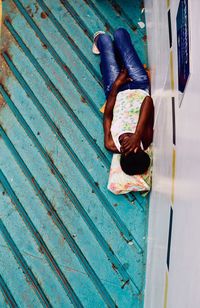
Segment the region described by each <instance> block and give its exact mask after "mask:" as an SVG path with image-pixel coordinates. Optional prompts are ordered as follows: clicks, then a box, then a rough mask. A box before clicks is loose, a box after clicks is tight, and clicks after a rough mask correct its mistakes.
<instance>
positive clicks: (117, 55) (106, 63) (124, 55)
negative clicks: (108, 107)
mask: <svg viewBox="0 0 200 308" xmlns="http://www.w3.org/2000/svg"><path fill="white" fill-rule="evenodd" d="M113 36H114V41H112V39H111V37H110V35H108V34H100V35H99V37H98V40H97V47H98V49H99V51H100V56H101V63H100V69H101V73H102V77H103V83H104V90H105V95H106V97H108V95H109V93H110V91H111V89H112V85H113V83H114V81H115V80H116V78H117V76H118V74H119V72H120V70H121V68H122V66H123V67H125V68H126V69H127V70H128V75H129V77H130V78H132V79H133V81H131V82H128V83H126V84H124V85H123V86H122V87H121V88H120V89H119V91H124V90H127V89H143V90H149V79H148V76H147V73H146V71H145V69H144V67H143V65H142V63H141V61H140V59H139V57H138V55H137V53H136V51H135V48H134V47H133V45H132V42H131V38H130V35H129V33H128V32H127V31H126V30H125V29H123V28H119V29H117V30H116V31H115V32H114V35H113Z"/></svg>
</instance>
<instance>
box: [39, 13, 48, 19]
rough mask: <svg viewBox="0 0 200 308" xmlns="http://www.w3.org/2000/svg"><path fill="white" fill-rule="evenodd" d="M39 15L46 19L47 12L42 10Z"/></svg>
mask: <svg viewBox="0 0 200 308" xmlns="http://www.w3.org/2000/svg"><path fill="white" fill-rule="evenodd" d="M40 16H41V18H42V19H46V18H47V17H48V14H47V13H46V12H42V13H41V14H40Z"/></svg>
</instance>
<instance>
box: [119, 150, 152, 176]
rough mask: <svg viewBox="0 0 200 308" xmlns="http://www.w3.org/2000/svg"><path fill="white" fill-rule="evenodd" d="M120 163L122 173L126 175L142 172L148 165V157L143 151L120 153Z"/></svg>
mask: <svg viewBox="0 0 200 308" xmlns="http://www.w3.org/2000/svg"><path fill="white" fill-rule="evenodd" d="M120 165H121V168H122V170H123V171H124V173H126V174H128V175H135V174H143V173H145V172H146V171H147V169H148V168H149V165H150V157H149V155H148V154H147V153H145V152H144V151H139V152H137V153H131V154H128V155H126V156H125V155H123V154H122V155H121V158H120Z"/></svg>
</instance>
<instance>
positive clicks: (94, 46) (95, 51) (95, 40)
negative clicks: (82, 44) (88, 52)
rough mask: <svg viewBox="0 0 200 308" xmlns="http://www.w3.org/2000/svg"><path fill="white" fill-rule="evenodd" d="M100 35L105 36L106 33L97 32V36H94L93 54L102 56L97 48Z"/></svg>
mask: <svg viewBox="0 0 200 308" xmlns="http://www.w3.org/2000/svg"><path fill="white" fill-rule="evenodd" d="M99 34H105V32H104V31H97V32H95V34H94V36H93V45H92V52H93V53H94V54H95V55H99V54H100V51H99V49H98V47H97V40H98V36H99Z"/></svg>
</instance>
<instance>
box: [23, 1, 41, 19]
mask: <svg viewBox="0 0 200 308" xmlns="http://www.w3.org/2000/svg"><path fill="white" fill-rule="evenodd" d="M34 6H35V9H34V10H33V8H32V7H31V6H30V5H27V7H26V10H27V12H28V14H29V15H30V16H31V17H33V16H34V14H37V12H38V10H39V6H38V4H37V3H34Z"/></svg>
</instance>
